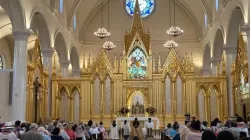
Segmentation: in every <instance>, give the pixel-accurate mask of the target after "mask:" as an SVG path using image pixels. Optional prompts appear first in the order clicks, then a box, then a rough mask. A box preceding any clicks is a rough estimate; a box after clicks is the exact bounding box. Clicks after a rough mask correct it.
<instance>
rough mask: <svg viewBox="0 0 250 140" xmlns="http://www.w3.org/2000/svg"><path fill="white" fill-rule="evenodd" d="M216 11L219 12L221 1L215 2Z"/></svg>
mask: <svg viewBox="0 0 250 140" xmlns="http://www.w3.org/2000/svg"><path fill="white" fill-rule="evenodd" d="M215 9H216V12H217V11H218V10H219V0H215Z"/></svg>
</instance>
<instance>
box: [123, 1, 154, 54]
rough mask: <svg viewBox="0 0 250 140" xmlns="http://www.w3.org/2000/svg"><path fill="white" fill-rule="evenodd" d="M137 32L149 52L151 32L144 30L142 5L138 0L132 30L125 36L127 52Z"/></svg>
mask: <svg viewBox="0 0 250 140" xmlns="http://www.w3.org/2000/svg"><path fill="white" fill-rule="evenodd" d="M136 33H137V34H139V36H140V38H141V40H142V43H143V45H144V47H145V48H146V50H147V53H148V54H149V52H150V44H149V42H150V34H149V32H148V33H147V32H145V31H144V27H143V23H142V19H141V11H140V6H139V2H138V0H136V2H135V8H134V15H133V20H132V24H131V29H130V32H126V33H125V37H124V40H125V41H124V42H125V51H126V53H127V52H128V50H129V48H130V46H131V45H132V43H133V41H134V38H135V36H136Z"/></svg>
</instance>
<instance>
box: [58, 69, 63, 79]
mask: <svg viewBox="0 0 250 140" xmlns="http://www.w3.org/2000/svg"><path fill="white" fill-rule="evenodd" d="M58 78H62V68H61V67H60V68H59V75H58Z"/></svg>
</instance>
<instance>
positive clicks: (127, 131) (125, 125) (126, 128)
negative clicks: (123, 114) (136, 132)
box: [122, 120, 130, 140]
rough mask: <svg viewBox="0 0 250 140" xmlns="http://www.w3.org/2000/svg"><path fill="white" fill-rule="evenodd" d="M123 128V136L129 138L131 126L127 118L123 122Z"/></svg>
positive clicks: (126, 139) (125, 139) (125, 138)
mask: <svg viewBox="0 0 250 140" xmlns="http://www.w3.org/2000/svg"><path fill="white" fill-rule="evenodd" d="M122 129H123V138H124V140H128V138H129V135H130V127H129V125H128V123H127V120H125V121H124V122H123V126H122Z"/></svg>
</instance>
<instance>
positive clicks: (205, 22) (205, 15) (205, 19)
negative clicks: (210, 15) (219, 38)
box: [204, 13, 208, 28]
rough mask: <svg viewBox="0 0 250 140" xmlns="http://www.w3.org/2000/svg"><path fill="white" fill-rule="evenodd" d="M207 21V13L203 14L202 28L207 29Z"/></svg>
mask: <svg viewBox="0 0 250 140" xmlns="http://www.w3.org/2000/svg"><path fill="white" fill-rule="evenodd" d="M207 25H208V20H207V13H205V14H204V26H205V28H207Z"/></svg>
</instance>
